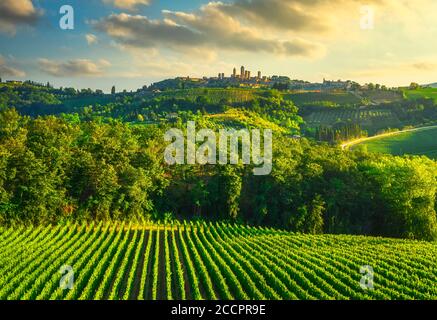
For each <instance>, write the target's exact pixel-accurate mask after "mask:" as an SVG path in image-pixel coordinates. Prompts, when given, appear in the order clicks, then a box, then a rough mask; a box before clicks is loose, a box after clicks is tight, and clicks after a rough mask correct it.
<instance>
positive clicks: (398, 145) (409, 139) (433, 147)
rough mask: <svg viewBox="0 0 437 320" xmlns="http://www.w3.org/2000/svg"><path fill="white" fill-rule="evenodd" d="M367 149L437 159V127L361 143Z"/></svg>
mask: <svg viewBox="0 0 437 320" xmlns="http://www.w3.org/2000/svg"><path fill="white" fill-rule="evenodd" d="M360 145H361V146H364V148H367V151H370V152H378V153H389V154H393V155H405V154H410V155H425V156H428V157H429V158H431V159H437V128H432V129H426V130H420V131H413V132H404V133H399V134H395V135H392V136H387V137H382V138H380V139H373V140H370V141H367V142H364V143H362V144H360Z"/></svg>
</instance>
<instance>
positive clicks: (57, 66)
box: [38, 59, 110, 77]
mask: <svg viewBox="0 0 437 320" xmlns="http://www.w3.org/2000/svg"><path fill="white" fill-rule="evenodd" d="M38 65H39V68H40V70H41V71H43V72H44V73H47V74H50V75H52V76H55V77H81V76H84V77H98V76H102V75H104V71H103V69H104V68H106V67H108V66H109V65H110V63H109V62H108V61H106V60H100V61H98V62H93V61H91V60H88V59H74V60H69V61H65V62H63V61H52V60H48V59H39V60H38Z"/></svg>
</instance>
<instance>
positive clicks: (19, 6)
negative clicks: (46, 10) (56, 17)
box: [0, 0, 42, 34]
mask: <svg viewBox="0 0 437 320" xmlns="http://www.w3.org/2000/svg"><path fill="white" fill-rule="evenodd" d="M41 15H42V11H41V10H38V9H36V8H35V7H34V6H33V3H32V1H31V0H1V1H0V32H3V33H8V34H15V32H16V27H17V25H20V24H24V25H34V24H35V23H36V22H37V20H38V18H39V17H40V16H41Z"/></svg>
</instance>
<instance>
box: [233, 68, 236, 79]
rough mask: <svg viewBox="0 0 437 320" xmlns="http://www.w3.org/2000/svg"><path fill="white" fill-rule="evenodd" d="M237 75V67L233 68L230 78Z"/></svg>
mask: <svg viewBox="0 0 437 320" xmlns="http://www.w3.org/2000/svg"><path fill="white" fill-rule="evenodd" d="M236 77H237V68H234V71H233V72H232V78H234V79H235V78H236Z"/></svg>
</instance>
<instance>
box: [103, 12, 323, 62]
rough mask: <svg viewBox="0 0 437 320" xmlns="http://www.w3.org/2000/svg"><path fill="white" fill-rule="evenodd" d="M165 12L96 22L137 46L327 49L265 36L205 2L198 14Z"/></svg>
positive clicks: (302, 52) (291, 52) (294, 52)
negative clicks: (160, 16) (155, 16)
mask: <svg viewBox="0 0 437 320" xmlns="http://www.w3.org/2000/svg"><path fill="white" fill-rule="evenodd" d="M164 16H165V18H164V19H162V20H151V19H149V18H147V17H145V16H141V15H129V14H125V13H121V14H112V15H110V16H108V17H106V18H103V19H101V20H99V21H95V22H94V25H95V28H96V29H97V30H99V31H102V32H105V33H106V34H108V35H109V36H111V37H112V38H114V39H115V40H116V41H117V42H119V43H121V44H123V45H126V46H131V47H137V48H154V47H166V48H171V49H174V50H175V51H179V50H186V49H192V48H209V49H211V48H214V49H224V50H235V51H244V52H253V53H259V52H262V53H272V54H282V55H286V56H305V57H314V56H318V55H321V54H323V52H324V49H323V47H322V46H321V45H319V44H317V43H314V42H311V41H308V40H304V39H300V38H297V37H295V38H292V39H290V38H287V39H286V40H281V39H276V38H274V37H266V36H263V32H262V30H257V29H256V28H249V27H245V26H243V25H241V24H240V22H239V21H238V20H235V19H234V18H232V17H230V16H227V15H226V14H225V13H223V12H221V11H220V10H217V8H216V7H215V5H206V6H203V7H202V9H201V10H200V12H198V13H197V14H187V13H183V12H171V11H165V12H164Z"/></svg>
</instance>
